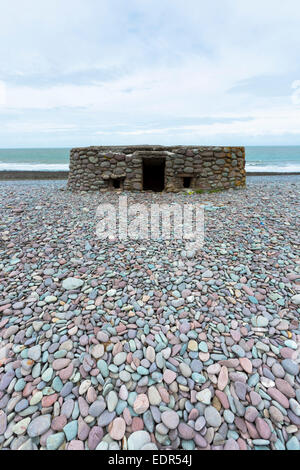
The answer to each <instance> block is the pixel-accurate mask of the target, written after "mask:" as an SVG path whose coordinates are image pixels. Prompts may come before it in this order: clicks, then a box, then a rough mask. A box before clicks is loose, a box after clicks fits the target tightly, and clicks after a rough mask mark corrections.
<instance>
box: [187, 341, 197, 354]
mask: <svg viewBox="0 0 300 470" xmlns="http://www.w3.org/2000/svg"><path fill="white" fill-rule="evenodd" d="M187 348H188V350H189V351H195V352H196V351H198V343H197V341H195V340H194V339H191V340H190V341H189V342H188V346H187Z"/></svg>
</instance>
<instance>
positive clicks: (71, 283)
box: [62, 277, 84, 290]
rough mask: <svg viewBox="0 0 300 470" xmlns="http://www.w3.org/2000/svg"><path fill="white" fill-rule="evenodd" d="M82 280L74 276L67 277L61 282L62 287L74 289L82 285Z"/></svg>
mask: <svg viewBox="0 0 300 470" xmlns="http://www.w3.org/2000/svg"><path fill="white" fill-rule="evenodd" d="M83 284H84V282H83V281H82V279H77V278H75V277H68V278H67V279H65V280H64V281H63V283H62V287H63V289H65V290H76V289H79V288H80V287H82V286H83Z"/></svg>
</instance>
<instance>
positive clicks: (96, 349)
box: [91, 344, 104, 360]
mask: <svg viewBox="0 0 300 470" xmlns="http://www.w3.org/2000/svg"><path fill="white" fill-rule="evenodd" d="M91 355H92V356H93V357H94V358H95V359H96V360H98V359H100V358H101V357H102V356H103V355H104V346H103V344H96V345H95V346H93V348H92V351H91Z"/></svg>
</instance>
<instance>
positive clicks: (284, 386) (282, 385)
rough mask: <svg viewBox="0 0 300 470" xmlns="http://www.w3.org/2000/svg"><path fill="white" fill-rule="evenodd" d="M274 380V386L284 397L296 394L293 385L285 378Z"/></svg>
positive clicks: (292, 396)
mask: <svg viewBox="0 0 300 470" xmlns="http://www.w3.org/2000/svg"><path fill="white" fill-rule="evenodd" d="M275 382H276V387H277V388H278V390H279V391H280V392H281V393H283V394H284V395H285V396H286V397H288V398H294V397H295V395H296V394H295V391H294V389H293V387H292V386H291V385H290V384H289V383H288V382H287V381H286V380H283V379H276V380H275ZM274 385H275V384H274Z"/></svg>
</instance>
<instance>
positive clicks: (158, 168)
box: [143, 157, 166, 192]
mask: <svg viewBox="0 0 300 470" xmlns="http://www.w3.org/2000/svg"><path fill="white" fill-rule="evenodd" d="M165 165H166V161H165V159H164V158H156V157H154V158H151V157H150V158H144V159H143V189H144V190H145V191H155V192H160V191H163V190H164V189H165Z"/></svg>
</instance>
